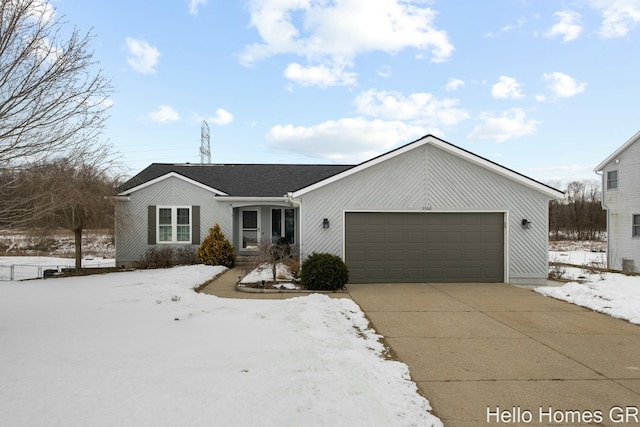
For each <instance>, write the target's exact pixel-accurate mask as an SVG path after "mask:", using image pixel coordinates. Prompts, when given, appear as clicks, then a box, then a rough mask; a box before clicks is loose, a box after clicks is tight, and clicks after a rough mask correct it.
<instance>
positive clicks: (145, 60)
mask: <svg viewBox="0 0 640 427" xmlns="http://www.w3.org/2000/svg"><path fill="white" fill-rule="evenodd" d="M127 49H128V51H129V55H128V56H127V63H128V64H129V65H131V67H132V68H133V69H134V70H136V71H137V72H139V73H142V74H153V73H155V72H156V66H157V65H158V60H159V59H160V51H159V50H158V49H156V48H155V47H153V46H151V45H150V44H149V43H147V42H146V41H144V40H138V39H132V38H130V37H127Z"/></svg>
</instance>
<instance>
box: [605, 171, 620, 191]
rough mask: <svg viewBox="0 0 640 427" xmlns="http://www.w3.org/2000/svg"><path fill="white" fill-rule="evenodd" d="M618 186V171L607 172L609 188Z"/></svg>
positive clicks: (613, 188) (612, 188)
mask: <svg viewBox="0 0 640 427" xmlns="http://www.w3.org/2000/svg"><path fill="white" fill-rule="evenodd" d="M616 188H618V171H609V172H607V190H615V189H616Z"/></svg>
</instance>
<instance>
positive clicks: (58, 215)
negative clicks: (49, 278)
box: [16, 159, 117, 270]
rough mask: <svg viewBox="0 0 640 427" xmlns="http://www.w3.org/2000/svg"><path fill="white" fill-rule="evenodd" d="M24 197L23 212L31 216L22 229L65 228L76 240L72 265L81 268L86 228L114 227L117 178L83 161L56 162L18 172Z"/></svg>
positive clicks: (19, 187)
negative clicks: (30, 194) (113, 199)
mask: <svg viewBox="0 0 640 427" xmlns="http://www.w3.org/2000/svg"><path fill="white" fill-rule="evenodd" d="M16 182H17V184H18V185H17V186H16V189H19V191H20V192H22V191H24V190H25V189H31V192H32V193H33V196H29V195H26V196H25V199H24V208H25V210H26V211H28V212H30V215H29V216H28V219H29V221H28V222H26V223H24V225H26V226H29V227H35V228H53V227H64V228H67V229H68V230H70V231H72V232H73V234H74V236H75V265H76V269H77V270H79V269H80V268H81V266H82V234H83V231H84V230H85V229H87V228H92V227H96V226H98V227H104V226H105V224H110V225H111V226H112V224H113V215H114V206H113V202H112V199H111V198H109V197H108V196H111V195H115V191H116V186H117V178H116V177H114V176H113V175H111V174H109V173H108V172H107V170H106V169H104V168H100V167H99V166H97V165H95V164H91V163H86V162H84V161H73V160H71V159H58V160H56V161H53V162H41V163H37V164H33V165H31V166H30V167H28V168H24V169H21V171H20V173H19V174H18V175H17V177H16Z"/></svg>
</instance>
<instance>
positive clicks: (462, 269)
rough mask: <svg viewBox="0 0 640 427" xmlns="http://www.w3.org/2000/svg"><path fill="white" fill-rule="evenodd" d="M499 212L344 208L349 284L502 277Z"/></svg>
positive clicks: (502, 224) (501, 219)
mask: <svg viewBox="0 0 640 427" xmlns="http://www.w3.org/2000/svg"><path fill="white" fill-rule="evenodd" d="M504 231H505V218H504V213H503V212H346V213H345V240H344V242H345V262H346V264H347V266H348V268H349V276H350V279H349V281H350V282H351V283H394V282H396V283H407V282H410V283H411V282H416V283H426V282H431V283H447V282H504V281H505V269H504V262H505V261H504V260H505V248H504V246H505V244H504V241H505V239H504V235H505V234H504Z"/></svg>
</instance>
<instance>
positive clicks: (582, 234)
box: [549, 180, 607, 240]
mask: <svg viewBox="0 0 640 427" xmlns="http://www.w3.org/2000/svg"><path fill="white" fill-rule="evenodd" d="M606 230H607V216H606V211H605V210H604V209H603V208H602V191H601V188H600V182H598V181H597V180H583V181H573V182H570V183H569V185H568V186H567V188H566V190H565V198H564V200H552V201H551V202H550V203H549V232H550V238H551V239H552V240H565V239H571V240H600V239H602V237H603V235H604V233H605V232H606Z"/></svg>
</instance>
